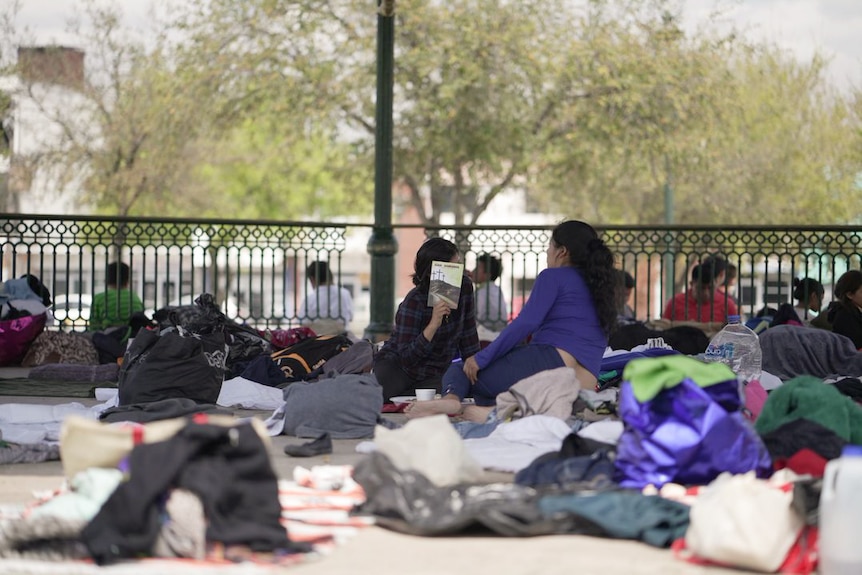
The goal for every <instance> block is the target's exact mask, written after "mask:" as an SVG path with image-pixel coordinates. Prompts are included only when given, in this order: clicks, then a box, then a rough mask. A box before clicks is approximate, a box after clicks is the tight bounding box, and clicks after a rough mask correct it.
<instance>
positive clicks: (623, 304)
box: [617, 270, 637, 325]
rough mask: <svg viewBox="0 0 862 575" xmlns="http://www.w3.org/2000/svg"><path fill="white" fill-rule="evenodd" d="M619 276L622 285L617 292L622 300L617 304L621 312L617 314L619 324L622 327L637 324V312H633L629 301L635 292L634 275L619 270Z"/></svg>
mask: <svg viewBox="0 0 862 575" xmlns="http://www.w3.org/2000/svg"><path fill="white" fill-rule="evenodd" d="M617 275H618V276H619V279H618V281H619V284H620V285H619V286H618V291H617V293H618V295H619V298H620V299H619V302H618V303H617V307H618V310H619V313H618V314H617V323H618V324H620V325H629V324H632V323H637V318H636V317H635V310H633V309H632V306H630V305H629V301H630V300H631V297H632V294H633V293H634V291H635V278H633V277H632V274H630V273H629V272H627V271H624V270H619V271H618V272H617Z"/></svg>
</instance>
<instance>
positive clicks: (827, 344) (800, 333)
mask: <svg viewBox="0 0 862 575" xmlns="http://www.w3.org/2000/svg"><path fill="white" fill-rule="evenodd" d="M760 347H761V349H762V350H763V370H764V371H768V372H769V373H771V374H773V375H775V376H777V377H778V378H780V379H781V380H782V381H787V380H789V379H793V378H794V377H797V376H799V375H813V376H815V377H819V378H821V379H833V378H838V377H842V376H850V377H862V352H858V351H856V347H855V346H854V345H853V342H852V341H850V339H849V338H847V337H845V336H843V335H839V334H837V333H832V332H830V331H826V330H822V329H816V328H812V327H799V326H793V325H777V326H775V327H771V328H769V329H767V330H766V331H764V332H763V333H762V334H760Z"/></svg>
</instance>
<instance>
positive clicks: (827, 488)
mask: <svg viewBox="0 0 862 575" xmlns="http://www.w3.org/2000/svg"><path fill="white" fill-rule="evenodd" d="M860 484H862V446H859V445H847V446H845V447H844V449H843V450H842V451H841V457H839V458H838V459H833V460H832V461H830V462H829V463H827V464H826V471H825V472H824V474H823V490H822V491H821V493H820V537H819V538H818V541H819V546H820V549H819V551H820V573H821V575H859V573H862V545H859V534H860V533H862V490H860V489H859V485H860Z"/></svg>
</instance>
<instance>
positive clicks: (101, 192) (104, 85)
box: [14, 0, 205, 215]
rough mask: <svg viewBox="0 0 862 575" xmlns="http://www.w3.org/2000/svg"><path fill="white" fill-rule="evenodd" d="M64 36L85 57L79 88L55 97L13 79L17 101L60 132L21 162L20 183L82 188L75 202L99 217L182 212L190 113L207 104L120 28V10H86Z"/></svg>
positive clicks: (194, 128) (44, 86)
mask: <svg viewBox="0 0 862 575" xmlns="http://www.w3.org/2000/svg"><path fill="white" fill-rule="evenodd" d="M70 32H71V33H73V34H75V35H76V36H77V37H78V38H80V42H81V44H82V45H83V46H85V47H86V50H87V53H86V62H87V64H88V70H87V73H86V75H85V76H84V78H83V79H82V81H81V82H80V83H76V85H74V86H67V87H66V89H63V90H62V91H60V90H58V88H57V87H56V86H55V85H52V84H51V83H50V82H47V83H46V82H45V81H44V79H42V78H35V79H33V78H30V77H28V74H27V73H26V70H25V69H23V68H21V67H18V68H17V69H15V70H14V72H15V73H16V74H17V76H18V77H19V78H21V80H22V81H21V83H20V88H19V89H18V91H17V92H16V93H15V96H16V97H17V98H18V101H19V102H21V103H22V105H24V104H26V105H30V106H34V107H35V108H36V109H37V110H38V112H39V114H40V115H41V116H43V117H44V118H46V119H47V121H48V122H49V125H50V126H52V127H53V128H54V129H55V130H56V133H52V134H51V136H52V137H51V138H50V140H49V141H45V142H43V143H41V144H38V145H34V146H32V147H31V148H30V149H27V150H21V151H20V152H19V155H18V157H17V158H16V161H17V162H18V164H19V166H21V167H22V168H21V171H22V172H23V177H24V178H25V179H26V178H30V179H32V178H33V177H35V175H36V174H39V173H42V174H50V176H49V178H48V179H49V181H50V185H52V186H57V187H59V188H63V187H68V186H70V185H71V186H72V187H73V188H78V191H79V192H80V195H79V199H80V201H81V202H82V203H84V204H85V205H90V206H92V207H93V208H94V209H95V210H96V211H97V212H101V213H107V214H119V215H129V214H133V213H139V214H140V213H155V210H160V211H159V213H164V209H165V208H166V207H172V208H174V207H180V206H181V205H182V204H181V202H180V201H179V200H181V199H182V196H179V195H177V194H175V193H174V190H173V188H174V182H175V177H176V175H177V174H179V173H182V172H183V171H184V167H185V164H184V161H185V159H186V158H187V153H186V152H187V150H188V145H189V142H190V141H192V140H193V139H194V138H195V136H196V134H198V132H199V130H198V128H199V127H200V124H199V123H198V122H197V121H196V115H195V113H193V112H200V111H201V108H202V106H203V104H204V103H205V99H202V98H201V97H200V94H192V93H190V92H189V89H188V88H189V86H187V85H185V84H183V82H182V79H181V78H178V77H177V76H176V75H175V74H174V73H173V72H174V70H173V69H171V67H170V65H169V63H168V61H167V60H165V59H164V57H163V56H164V55H163V54H160V53H159V52H158V50H148V49H147V48H146V46H145V44H144V42H143V41H136V40H135V39H134V36H133V35H131V34H130V33H129V32H128V31H127V30H125V29H124V28H123V27H122V26H121V13H120V11H119V9H117V8H116V7H113V6H105V5H102V4H98V3H96V2H95V1H94V0H88V1H86V2H84V4H83V18H82V19H81V20H79V21H77V22H74V23H73V24H71V28H70ZM156 45H158V42H157V43H156ZM44 50H45V51H51V50H53V51H61V50H62V48H59V47H48V48H45V49H44ZM63 73H64V72H62V71H60V74H61V75H62V74H63ZM70 87H71V90H70V89H69V88H70ZM48 132H52V130H48Z"/></svg>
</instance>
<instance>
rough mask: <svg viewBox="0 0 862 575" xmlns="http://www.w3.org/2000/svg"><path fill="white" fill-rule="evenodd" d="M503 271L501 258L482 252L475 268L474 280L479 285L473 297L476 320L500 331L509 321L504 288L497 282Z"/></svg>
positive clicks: (491, 329) (482, 324) (485, 326)
mask: <svg viewBox="0 0 862 575" xmlns="http://www.w3.org/2000/svg"><path fill="white" fill-rule="evenodd" d="M502 271H503V264H501V263H500V260H499V258H496V257H494V256H492V255H491V254H480V255H479V256H478V257H477V258H476V269H475V270H473V274H472V277H473V282H474V283H475V284H476V285H477V286H478V287H477V288H476V293H475V294H474V296H473V299H474V300H475V302H476V321H477V322H478V323H479V325H481V326H482V327H484V328H486V329H488V330H490V331H492V332H499V331H501V330H502V329H503V328H504V327H506V324H507V323H508V321H506V320H507V317H508V311H507V310H508V306H507V305H506V298H505V296H503V290H501V289H500V286H498V285H497V284H496V283H495V282H496V281H497V278H499V277H500V274H501V273H502Z"/></svg>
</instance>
